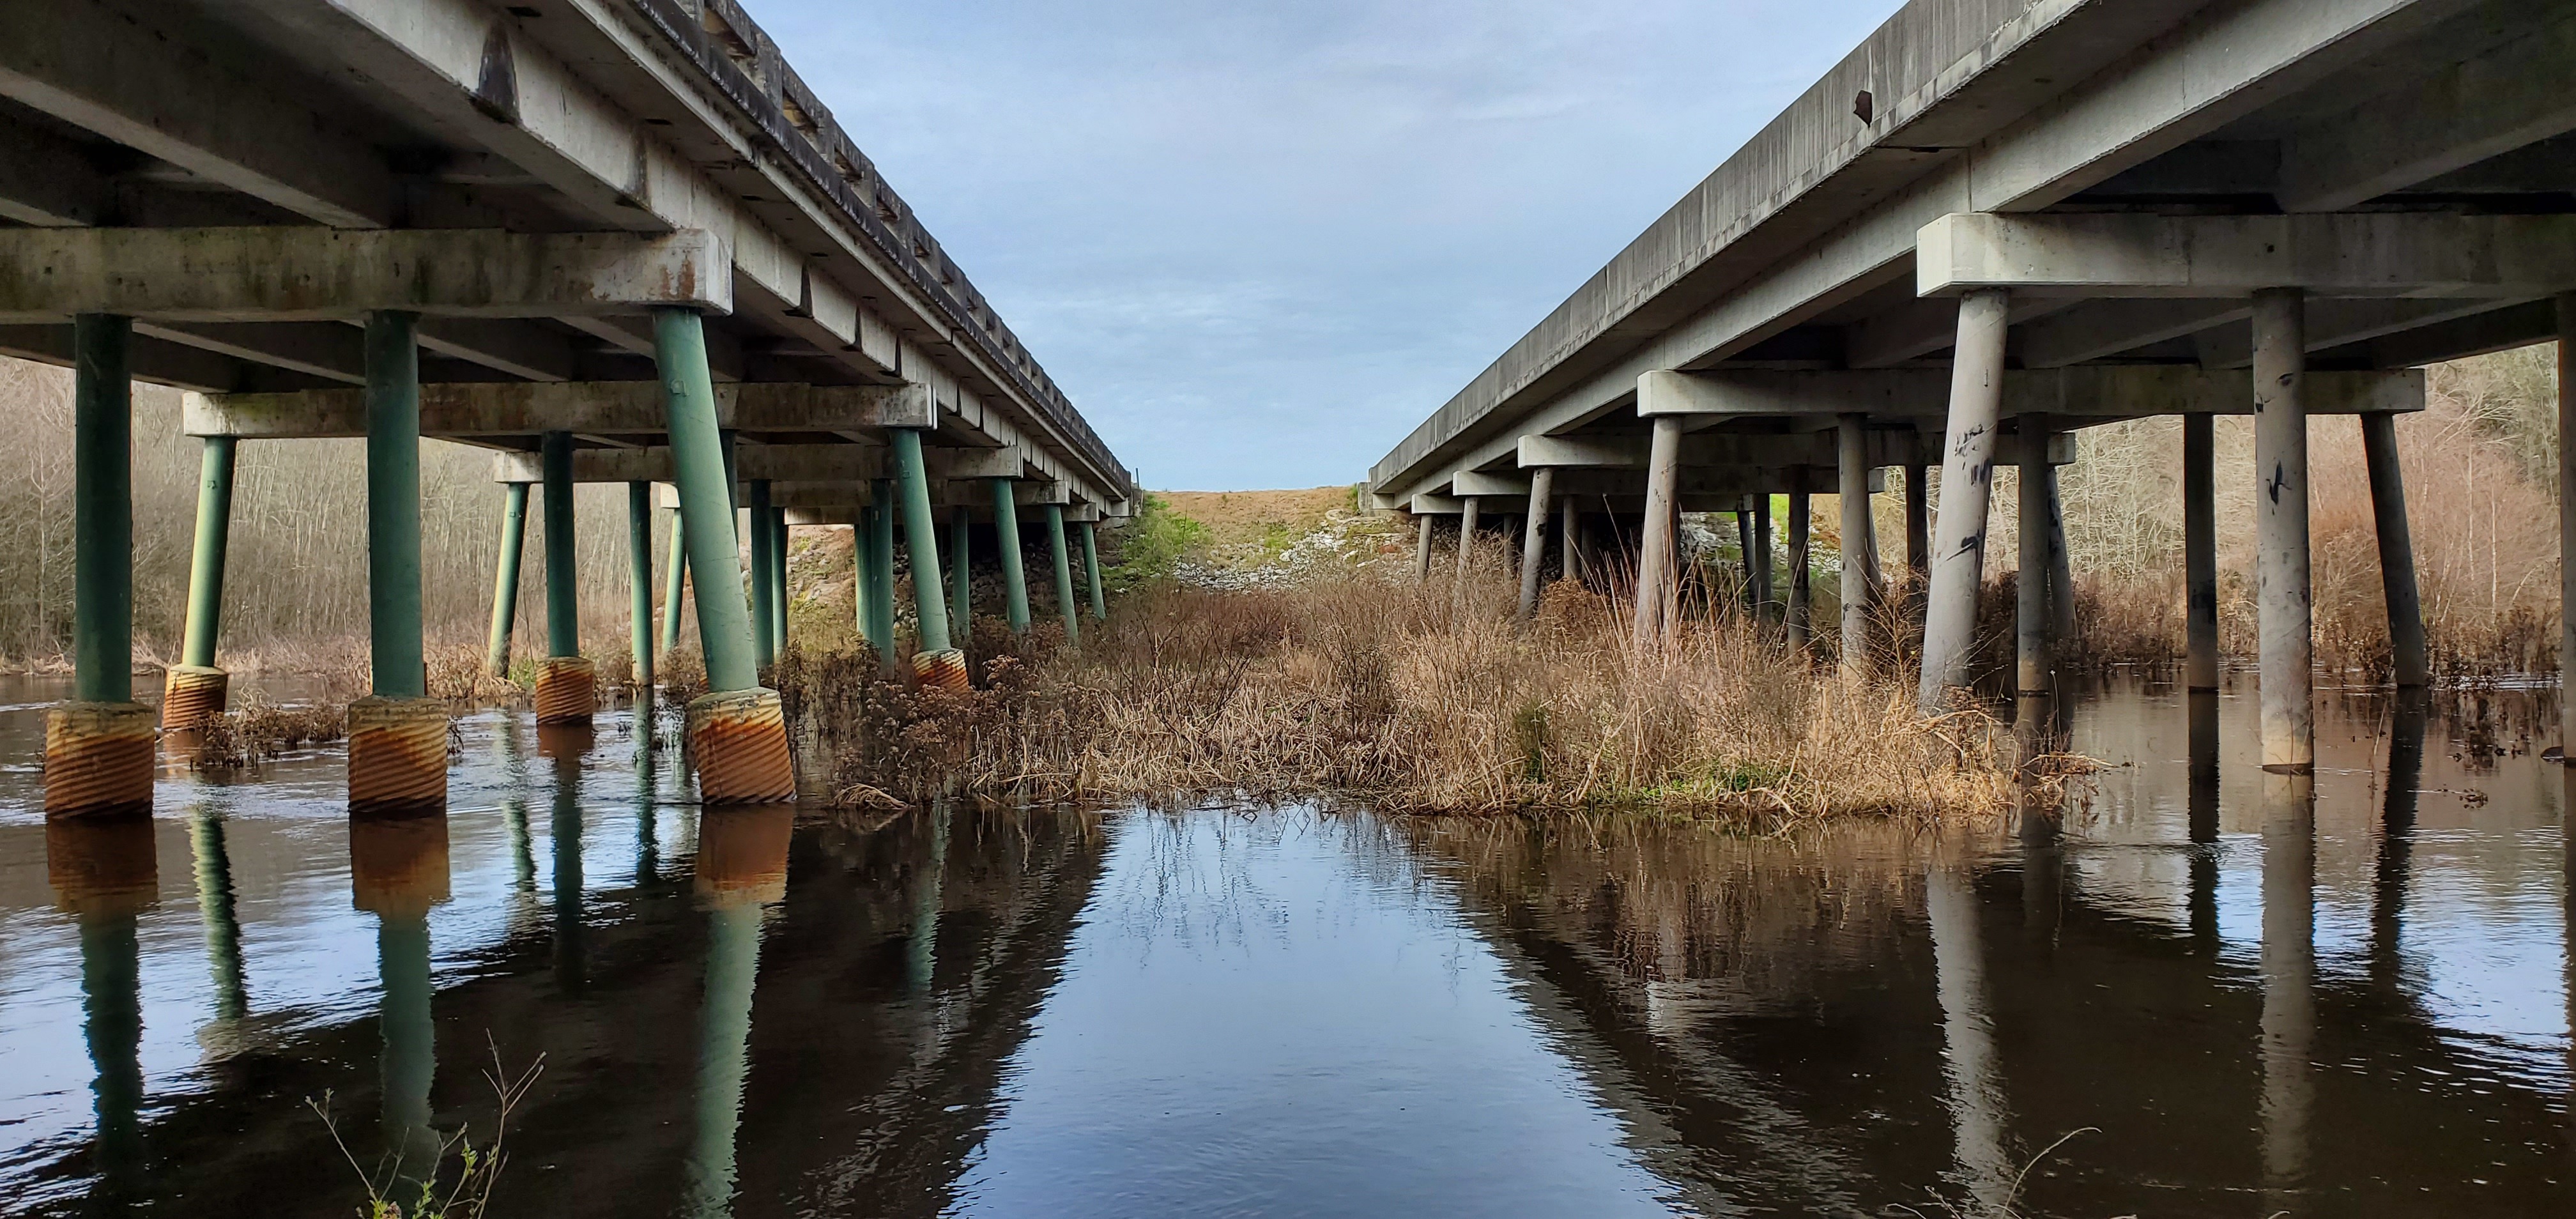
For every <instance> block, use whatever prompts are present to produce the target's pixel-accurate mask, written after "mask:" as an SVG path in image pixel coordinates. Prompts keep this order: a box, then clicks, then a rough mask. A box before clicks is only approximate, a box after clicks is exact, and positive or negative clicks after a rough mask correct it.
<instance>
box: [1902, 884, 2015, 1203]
mask: <svg viewBox="0 0 2576 1219" xmlns="http://www.w3.org/2000/svg"><path fill="white" fill-rule="evenodd" d="M1923 906H1924V913H1925V915H1926V916H1927V917H1928V919H1929V921H1930V922H1931V924H1932V969H1933V973H1934V976H1935V978H1936V986H1937V988H1938V990H1939V993H1940V998H1941V1034H1942V1041H1943V1043H1944V1045H1945V1046H1947V1048H1948V1051H1949V1053H1948V1057H1949V1064H1948V1067H1947V1070H1946V1075H1947V1078H1948V1083H1949V1102H1950V1133H1951V1141H1952V1144H1953V1146H1954V1147H1956V1149H1957V1156H1958V1173H1959V1175H1960V1177H1961V1178H1963V1179H1964V1181H1965V1183H1966V1185H1967V1187H1968V1193H1969V1196H1970V1197H1972V1198H1974V1199H1975V1200H1976V1203H1977V1207H1976V1209H1977V1210H1979V1211H1981V1212H1984V1213H1993V1214H2001V1213H2003V1207H2004V1205H2005V1204H2006V1203H2007V1202H2008V1201H2009V1200H2010V1198H2011V1194H2012V1175H2013V1174H2012V1164H2011V1163H2010V1161H2009V1160H2008V1159H2007V1158H2006V1156H2005V1154H2004V1123H2005V1120H2006V1112H2005V1108H2004V1092H2003V1075H2002V1063H2001V1062H2000V1061H1999V1059H1998V1057H1997V1055H1996V1052H1995V1030H1994V1022H1993V1019H1992V1017H1990V1016H1989V1015H1988V1014H1987V1012H1986V978H1985V959H1984V953H1983V951H1982V950H1981V949H1980V948H1979V946H1978V935H1977V896H1976V891H1975V889H1974V887H1973V886H1972V884H1971V878H1970V877H1969V875H1968V873H1967V871H1966V870H1965V867H1964V865H1950V864H1941V863H1936V864H1934V865H1933V867H1932V870H1931V873H1930V875H1929V876H1928V877H1927V878H1926V881H1925V886H1924V900H1923Z"/></svg>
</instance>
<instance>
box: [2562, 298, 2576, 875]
mask: <svg viewBox="0 0 2576 1219" xmlns="http://www.w3.org/2000/svg"><path fill="white" fill-rule="evenodd" d="M2558 436H2559V441H2558V553H2559V554H2560V555H2561V556H2566V555H2576V444H2570V443H2568V441H2567V437H2570V436H2576V292H2571V293H2568V294H2567V295H2565V296H2561V297H2559V298H2558ZM2571 608H2576V562H2569V561H2567V560H2566V559H2565V558H2561V560H2560V561H2559V564H2558V673H2559V683H2560V685H2559V690H2560V694H2559V697H2558V715H2559V719H2560V723H2559V738H2558V739H2559V742H2560V744H2559V750H2560V753H2561V755H2562V756H2564V755H2565V754H2566V753H2568V752H2571V751H2576V698H2570V697H2568V696H2567V694H2566V691H2569V690H2576V614H2570V613H2569V611H2570V609H2571ZM2569 838H2570V839H2571V840H2576V835H2569ZM2570 890H2571V891H2576V885H2571V886H2570Z"/></svg>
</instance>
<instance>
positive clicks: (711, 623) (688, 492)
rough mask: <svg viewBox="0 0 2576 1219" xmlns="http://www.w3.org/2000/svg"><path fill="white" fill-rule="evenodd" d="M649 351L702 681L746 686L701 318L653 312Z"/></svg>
mask: <svg viewBox="0 0 2576 1219" xmlns="http://www.w3.org/2000/svg"><path fill="white" fill-rule="evenodd" d="M653 357H654V362H655V364H656V365H657V366H658V368H659V369H660V371H661V377H662V400H663V408H664V410H665V412H666V413H667V415H668V417H669V424H668V426H669V431H670V440H671V457H672V465H673V467H674V469H673V473H674V474H675V475H676V476H677V477H676V479H675V480H674V481H676V482H677V483H678V484H679V486H680V520H681V525H682V527H683V528H684V529H686V530H687V538H688V541H687V548H688V555H689V579H690V581H691V585H692V587H693V588H694V589H695V595H696V605H697V610H698V642H699V647H700V650H701V651H702V652H703V653H704V654H705V656H706V663H707V688H708V689H710V690H715V691H720V692H721V691H729V690H750V689H754V688H756V687H758V686H759V684H760V663H759V658H758V656H757V655H756V654H755V653H754V652H753V651H752V643H751V611H750V608H749V607H748V606H746V605H745V604H744V603H743V598H742V569H741V568H740V567H739V566H737V561H736V559H735V554H736V551H735V549H734V532H733V503H732V492H731V491H730V490H729V489H728V488H727V486H726V482H725V475H726V466H727V462H726V461H725V449H726V445H725V443H724V439H723V437H722V436H720V435H719V434H718V432H717V429H716V395H715V381H714V378H713V377H711V376H710V375H708V372H707V338H706V330H705V328H704V322H703V321H702V320H701V319H700V318H699V317H698V315H697V313H696V312H695V311H693V310H689V309H678V308H664V309H656V310H654V311H653Z"/></svg>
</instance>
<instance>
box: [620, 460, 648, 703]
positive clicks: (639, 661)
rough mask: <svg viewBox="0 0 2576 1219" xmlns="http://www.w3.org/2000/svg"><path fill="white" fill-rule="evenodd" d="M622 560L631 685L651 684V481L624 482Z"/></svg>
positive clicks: (641, 687)
mask: <svg viewBox="0 0 2576 1219" xmlns="http://www.w3.org/2000/svg"><path fill="white" fill-rule="evenodd" d="M626 562H627V564H628V566H629V567H630V568H631V569H632V570H631V571H630V573H629V574H630V576H631V577H632V579H631V582H632V583H633V585H634V588H635V605H634V610H635V624H634V629H635V688H636V689H637V690H638V691H644V690H650V689H652V688H653V484H651V483H649V482H631V483H628V484H626Z"/></svg>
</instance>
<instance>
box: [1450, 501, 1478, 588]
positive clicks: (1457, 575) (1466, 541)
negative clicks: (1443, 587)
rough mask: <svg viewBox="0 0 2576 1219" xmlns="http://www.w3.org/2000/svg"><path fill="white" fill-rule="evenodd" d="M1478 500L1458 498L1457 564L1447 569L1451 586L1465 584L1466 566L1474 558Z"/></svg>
mask: <svg viewBox="0 0 2576 1219" xmlns="http://www.w3.org/2000/svg"><path fill="white" fill-rule="evenodd" d="M1478 499H1479V497H1477V496H1473V495H1467V496H1461V497H1459V507H1458V555H1457V562H1455V563H1453V564H1451V565H1450V568H1449V582H1450V584H1451V585H1453V586H1456V585H1463V584H1465V583H1466V582H1467V564H1468V562H1469V561H1471V560H1472V559H1473V558H1474V557H1475V553H1476V508H1477V506H1478V503H1477V501H1478Z"/></svg>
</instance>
